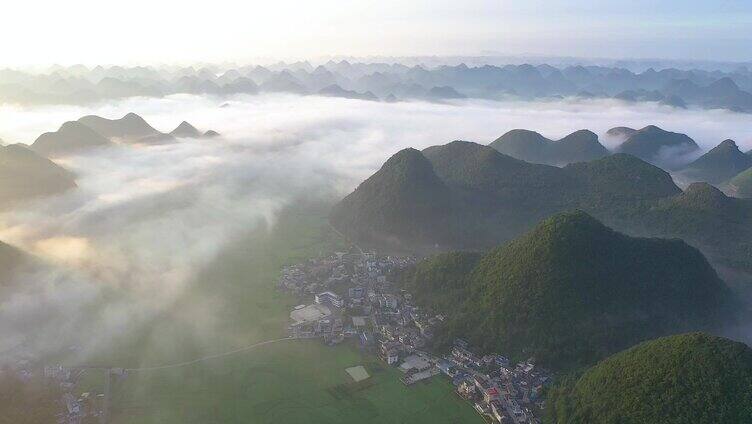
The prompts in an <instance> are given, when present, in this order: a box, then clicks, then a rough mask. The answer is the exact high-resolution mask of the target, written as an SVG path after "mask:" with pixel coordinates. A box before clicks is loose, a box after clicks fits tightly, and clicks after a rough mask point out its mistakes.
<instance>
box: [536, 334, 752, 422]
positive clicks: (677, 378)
mask: <svg viewBox="0 0 752 424" xmlns="http://www.w3.org/2000/svg"><path fill="white" fill-rule="evenodd" d="M751 386H752V349H750V348H749V347H748V346H746V345H744V344H743V343H738V342H733V341H731V340H728V339H724V338H720V337H714V336H709V335H706V334H702V333H693V334H682V335H676V336H670V337H664V338H660V339H657V340H651V341H648V342H645V343H642V344H639V345H637V346H635V347H632V348H631V349H628V350H626V351H623V352H620V353H618V354H615V355H613V356H611V357H609V358H608V359H606V360H604V361H603V362H601V363H599V364H598V365H596V366H594V367H592V368H590V369H589V370H588V371H587V372H585V374H584V375H583V376H582V377H580V378H579V379H578V380H577V381H575V382H572V383H570V384H568V385H567V384H565V385H564V386H562V387H559V388H557V389H555V390H552V391H551V395H550V398H549V399H548V401H547V404H548V410H547V414H548V416H549V421H550V422H556V423H561V424H567V423H585V422H587V423H623V424H632V423H634V424H637V423H666V424H684V423H693V424H715V423H743V422H752V407H751V405H752V392H751V391H750V390H749V387H751Z"/></svg>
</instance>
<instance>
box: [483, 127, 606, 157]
mask: <svg viewBox="0 0 752 424" xmlns="http://www.w3.org/2000/svg"><path fill="white" fill-rule="evenodd" d="M489 146H491V147H493V148H494V149H496V150H498V151H499V152H500V153H503V154H505V155H509V156H512V157H513V158H517V159H521V160H524V161H526V162H531V163H542V164H547V165H556V166H561V165H567V164H569V163H573V162H586V161H589V160H593V159H599V158H602V157H604V156H608V155H609V151H608V149H606V148H605V147H604V146H603V145H602V144H601V143H600V141H598V136H597V135H596V134H595V133H593V132H591V131H588V130H579V131H575V132H573V133H571V134H569V135H568V136H566V137H564V138H562V139H560V140H558V141H553V140H549V139H548V138H546V137H543V136H542V135H540V134H539V133H537V132H535V131H528V130H520V129H518V130H512V131H509V132H507V133H506V134H504V135H502V136H501V137H499V138H497V139H496V140H494V141H493V142H492V143H491V144H489Z"/></svg>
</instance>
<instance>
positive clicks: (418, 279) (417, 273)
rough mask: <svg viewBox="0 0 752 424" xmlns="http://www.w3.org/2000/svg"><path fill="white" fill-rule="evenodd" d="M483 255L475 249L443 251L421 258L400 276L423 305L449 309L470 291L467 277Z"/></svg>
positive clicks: (436, 308)
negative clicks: (474, 250) (413, 266)
mask: <svg viewBox="0 0 752 424" xmlns="http://www.w3.org/2000/svg"><path fill="white" fill-rule="evenodd" d="M480 258H481V254H480V253H474V252H449V253H441V254H438V255H436V256H433V257H431V258H428V259H425V260H423V261H421V262H419V263H418V264H417V265H416V266H415V268H414V269H412V270H409V271H407V272H405V274H404V275H402V276H400V280H401V282H402V285H403V287H404V288H405V289H406V290H407V291H409V292H410V293H411V294H412V295H413V296H414V299H415V302H416V303H417V304H418V305H419V306H421V307H424V308H430V309H432V310H435V311H442V312H449V311H451V310H453V309H454V308H455V307H456V306H457V303H458V302H461V301H462V300H463V299H464V296H466V295H467V288H468V287H467V285H466V284H465V282H464V281H465V279H466V276H467V275H469V274H470V271H472V269H473V268H474V267H475V266H476V265H477V264H478V261H479V260H480Z"/></svg>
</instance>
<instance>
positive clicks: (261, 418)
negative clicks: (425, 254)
mask: <svg viewBox="0 0 752 424" xmlns="http://www.w3.org/2000/svg"><path fill="white" fill-rule="evenodd" d="M327 210H328V208H326V207H324V206H309V207H305V208H296V209H295V211H294V212H292V211H288V212H286V213H285V214H283V216H282V217H281V218H280V220H279V221H278V222H277V224H276V225H275V226H274V227H273V228H272V229H270V230H266V229H261V230H256V231H254V232H252V233H251V234H247V235H241V236H239V237H238V239H237V240H236V242H235V243H233V244H232V245H231V246H229V247H227V248H226V249H224V251H223V252H221V253H220V254H219V255H218V256H217V257H216V258H215V259H214V260H213V261H212V263H211V264H210V265H209V266H207V267H206V268H205V269H204V271H203V272H202V273H201V274H200V275H199V276H197V278H196V281H195V282H194V284H193V285H192V286H191V289H190V290H189V291H188V292H187V293H186V294H185V295H184V296H182V297H181V298H180V300H179V301H178V302H176V304H175V305H174V307H173V308H171V309H170V310H169V311H168V312H166V313H164V314H163V315H162V316H159V317H157V318H155V319H154V321H153V323H152V324H151V325H149V326H147V329H142V330H140V331H136V332H132V333H130V334H127V335H123V337H121V339H120V340H117V341H116V343H115V348H114V349H110V350H108V351H107V352H102V354H101V359H100V360H101V361H108V362H109V363H117V364H123V366H126V367H133V368H137V367H141V366H153V365H161V364H169V363H175V362H180V361H189V360H191V359H194V358H199V357H204V356H209V355H214V354H218V353H222V352H226V351H230V350H233V349H237V348H240V347H243V346H248V345H251V344H253V343H256V342H259V341H263V340H270V339H277V338H280V337H284V336H285V327H286V323H287V321H288V317H289V311H290V309H291V307H292V306H294V305H296V304H297V303H300V299H294V298H291V297H290V296H289V295H287V294H284V293H281V292H279V291H277V290H276V289H275V284H276V280H277V277H278V273H279V270H280V268H281V267H282V266H283V265H285V264H289V263H295V262H297V261H300V260H302V259H305V258H309V257H313V256H317V255H318V254H320V253H326V252H329V251H331V250H333V249H336V248H342V247H344V244H343V243H344V242H343V241H342V240H340V239H339V238H338V237H337V236H336V235H335V234H334V233H333V231H331V230H330V229H329V228H328V227H327V225H326V220H325V215H326V211H327ZM355 365H364V366H365V367H366V369H367V370H368V373H369V374H370V375H371V378H369V379H368V380H365V381H362V382H360V383H357V384H355V383H353V382H352V380H351V379H350V377H349V376H348V375H347V373H346V372H345V368H347V367H351V366H355ZM399 376H400V373H399V371H397V370H396V369H395V368H391V367H387V366H386V365H384V364H383V363H381V362H378V361H377V360H376V358H375V357H373V356H371V355H368V354H365V353H364V352H362V351H361V350H360V348H359V347H358V346H357V345H356V344H355V343H351V344H348V343H345V344H343V345H340V346H336V347H327V346H324V345H323V343H321V342H320V341H318V340H308V341H293V340H286V341H281V342H278V343H274V344H269V345H265V346H260V347H258V348H255V349H251V350H248V351H244V352H240V353H237V354H234V355H229V356H224V357H220V358H215V359H209V360H206V361H202V362H198V363H195V364H191V365H187V366H183V367H178V368H171V369H162V370H152V371H133V372H129V373H128V375H127V377H125V378H118V379H114V380H113V385H112V399H113V401H112V408H111V412H112V422H114V423H118V424H126V423H127V424H130V423H133V424H136V423H138V424H143V423H167V424H171V423H176V424H177V423H181V424H182V423H202V424H209V423H254V424H255V423H258V424H262V423H291V424H292V423H321V424H331V423H348V424H349V423H410V424H419V423H426V424H428V423H431V424H434V423H482V422H483V420H482V419H481V418H480V416H478V414H477V413H476V412H475V411H474V410H473V409H472V407H471V406H470V405H469V404H467V403H466V402H464V401H462V400H460V399H459V398H458V397H457V396H456V395H455V394H454V393H453V391H452V387H451V384H450V383H449V382H448V381H447V380H446V378H444V377H436V378H434V379H433V380H431V381H429V382H426V383H419V384H416V385H415V386H412V387H409V388H408V387H405V386H404V385H403V384H402V383H401V382H400V381H399ZM87 384H88V385H90V386H91V388H92V389H98V388H101V378H98V376H97V375H96V374H92V375H90V376H88V377H87ZM83 388H84V389H85V388H86V387H83Z"/></svg>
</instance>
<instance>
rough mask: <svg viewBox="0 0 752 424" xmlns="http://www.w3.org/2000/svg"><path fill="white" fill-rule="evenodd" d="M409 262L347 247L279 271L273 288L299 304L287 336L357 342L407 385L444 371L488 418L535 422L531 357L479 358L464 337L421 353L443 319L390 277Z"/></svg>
mask: <svg viewBox="0 0 752 424" xmlns="http://www.w3.org/2000/svg"><path fill="white" fill-rule="evenodd" d="M416 261H417V260H416V258H414V257H406V256H380V255H377V254H376V253H375V252H362V251H360V249H358V248H356V247H353V248H352V249H351V251H350V252H338V253H335V254H333V255H330V256H328V257H322V258H318V259H310V260H308V261H305V262H303V263H300V264H296V265H291V266H287V267H285V268H283V269H282V272H281V277H280V281H279V287H280V289H282V290H284V291H286V292H288V293H291V294H293V295H295V296H297V297H298V299H300V302H301V304H300V305H298V306H296V307H295V308H294V309H293V310H292V311H291V313H290V319H291V324H290V326H289V328H288V331H289V335H290V337H293V338H321V339H323V340H324V342H325V343H327V344H337V343H341V342H343V341H344V340H345V339H356V340H357V341H358V343H359V344H360V346H362V347H363V348H364V349H368V350H371V351H373V352H374V353H375V354H377V355H378V356H379V357H380V358H381V359H382V360H383V361H384V362H386V364H388V365H392V366H395V367H398V368H399V370H400V371H402V373H403V375H402V377H401V380H402V382H403V383H404V384H406V385H408V386H409V385H412V384H415V383H417V382H419V381H421V380H425V379H429V378H431V377H433V376H436V375H439V374H444V375H446V376H448V378H450V379H451V381H452V384H453V385H454V387H455V388H456V392H457V394H458V395H459V396H461V397H462V398H463V399H465V400H467V401H468V402H471V403H472V404H473V406H474V407H475V409H476V410H477V411H478V413H480V414H481V415H483V416H484V417H486V418H487V419H489V420H493V421H496V422H499V423H514V424H522V423H526V424H528V423H530V424H532V423H539V422H540V418H539V417H540V411H542V410H543V407H544V400H543V396H542V391H543V388H544V387H545V386H546V385H547V384H549V383H550V382H551V374H550V373H549V372H547V371H546V370H544V369H541V368H539V367H537V366H536V365H535V361H534V360H533V359H529V360H527V361H525V362H522V363H519V364H516V365H513V364H510V361H509V360H508V359H507V358H506V357H504V356H501V355H484V356H479V355H476V354H475V353H474V352H473V351H472V350H471V349H470V348H469V346H468V344H467V343H466V342H464V341H463V340H456V341H455V343H454V347H453V349H452V351H451V354H448V355H445V356H443V357H440V356H436V355H435V354H433V353H431V352H429V351H428V350H427V346H429V345H430V341H431V339H432V337H433V330H434V328H435V326H436V325H437V324H438V323H440V322H442V321H443V320H444V317H443V316H442V315H440V314H431V313H428V312H427V311H424V310H422V309H421V308H419V307H418V306H416V305H415V304H414V303H413V301H412V295H411V294H410V293H408V292H407V291H405V290H402V289H400V288H399V287H397V286H395V284H394V282H393V281H390V280H391V279H392V278H390V277H391V276H392V275H394V272H395V271H399V270H400V269H404V268H405V267H408V266H411V265H414V264H415V263H416Z"/></svg>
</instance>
